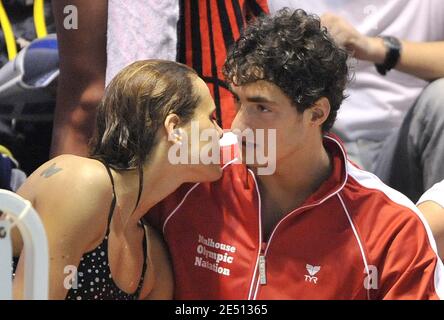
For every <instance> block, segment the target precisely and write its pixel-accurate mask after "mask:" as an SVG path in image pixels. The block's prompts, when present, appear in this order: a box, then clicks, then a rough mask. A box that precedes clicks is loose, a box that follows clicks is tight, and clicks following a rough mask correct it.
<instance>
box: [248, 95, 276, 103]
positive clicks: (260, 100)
mask: <svg viewBox="0 0 444 320" xmlns="http://www.w3.org/2000/svg"><path fill="white" fill-rule="evenodd" d="M247 101H249V102H257V103H273V101H271V100H269V99H267V98H265V97H262V96H252V97H247Z"/></svg>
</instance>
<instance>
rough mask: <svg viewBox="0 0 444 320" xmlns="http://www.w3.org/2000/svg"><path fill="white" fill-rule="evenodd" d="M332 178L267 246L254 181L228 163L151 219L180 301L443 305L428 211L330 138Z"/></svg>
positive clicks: (153, 212) (281, 226) (178, 194)
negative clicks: (405, 301)
mask: <svg viewBox="0 0 444 320" xmlns="http://www.w3.org/2000/svg"><path fill="white" fill-rule="evenodd" d="M324 144H325V147H326V149H327V150H328V152H329V153H330V155H331V158H332V159H333V160H332V161H333V173H332V175H331V176H330V178H329V179H328V180H327V181H325V182H324V184H323V185H322V186H321V187H320V188H319V190H318V191H317V192H315V193H314V194H313V195H312V196H310V197H309V198H308V199H307V200H306V201H305V203H304V204H303V205H302V206H300V207H299V208H296V209H295V210H293V211H292V212H290V213H288V214H287V215H286V216H285V217H284V218H283V219H282V220H281V221H280V222H279V223H278V224H277V225H276V227H275V228H274V231H273V232H272V234H271V236H270V238H269V240H268V242H267V243H264V242H263V240H262V233H261V213H260V212H261V197H260V193H259V189H258V186H257V183H256V180H255V179H256V178H255V177H254V175H253V174H252V172H250V171H249V170H248V169H246V167H245V166H243V165H239V164H237V165H235V164H233V165H228V166H226V167H225V168H224V173H223V177H222V178H221V179H220V180H219V181H217V182H214V183H200V184H194V185H189V184H187V185H184V186H182V187H181V188H180V189H179V190H178V191H177V192H175V193H174V194H172V195H171V196H169V197H168V198H167V199H165V201H163V202H162V203H160V204H159V205H157V206H156V207H155V208H153V210H151V211H150V213H149V214H148V215H147V219H148V221H149V222H150V223H151V224H153V225H154V226H156V227H158V228H159V229H160V230H162V231H163V235H164V237H165V240H166V241H167V243H168V246H169V249H170V253H171V256H172V262H173V266H174V272H175V278H176V279H175V281H176V283H175V284H176V291H175V297H176V298H177V299H439V298H444V283H443V279H444V271H443V270H444V268H443V265H442V262H441V260H440V259H438V257H437V253H436V244H435V241H434V239H433V237H432V234H431V231H430V228H429V227H428V226H427V224H426V222H425V220H424V218H423V217H422V215H421V213H420V212H419V211H418V210H417V209H416V207H415V206H414V205H413V203H411V202H410V201H409V200H408V199H407V198H406V197H405V196H403V195H402V194H401V193H399V192H397V191H395V190H393V189H391V188H389V187H388V186H386V185H384V184H383V183H382V182H381V181H380V180H379V179H378V178H377V177H376V176H374V175H373V174H371V173H368V172H366V171H363V170H360V169H359V168H357V167H356V166H354V165H353V164H352V163H350V162H349V161H348V160H347V158H346V154H345V152H344V151H343V148H342V146H341V145H340V143H339V142H338V141H337V140H335V139H333V138H330V137H326V138H325V143H324Z"/></svg>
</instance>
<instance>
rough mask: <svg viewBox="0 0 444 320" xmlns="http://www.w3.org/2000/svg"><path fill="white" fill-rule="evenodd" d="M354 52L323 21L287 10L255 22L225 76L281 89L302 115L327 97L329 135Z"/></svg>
mask: <svg viewBox="0 0 444 320" xmlns="http://www.w3.org/2000/svg"><path fill="white" fill-rule="evenodd" d="M347 59H348V53H347V51H345V50H344V49H341V48H339V47H338V45H337V44H336V43H335V42H334V40H333V39H332V38H331V37H330V36H329V34H328V33H327V30H326V29H325V28H324V27H321V22H320V19H319V17H317V16H316V15H311V14H307V13H306V12H305V11H304V10H301V9H298V10H296V11H291V10H290V9H288V8H284V9H281V10H280V11H279V12H277V13H276V15H274V16H262V17H260V18H257V19H256V20H255V21H253V22H252V23H251V24H250V25H249V26H248V27H247V28H246V29H245V30H244V32H243V33H242V34H241V36H240V38H239V39H238V40H237V41H236V42H235V43H234V45H233V46H232V47H231V49H230V50H229V52H228V55H227V60H226V62H225V64H224V67H223V73H224V76H225V78H226V80H227V81H228V82H229V83H233V84H234V85H236V86H241V85H245V84H247V83H252V82H255V81H258V80H266V81H269V82H272V83H274V84H275V85H277V86H278V87H279V88H280V89H281V90H282V91H283V92H284V93H285V94H286V95H287V96H288V97H289V98H290V99H291V101H292V102H293V104H294V105H295V106H296V108H297V110H298V111H299V112H301V113H302V112H303V111H304V110H305V109H307V108H310V107H311V106H312V105H313V104H314V103H315V102H316V101H317V100H318V99H320V98H321V97H326V98H327V99H328V100H329V102H330V106H331V111H330V115H329V116H328V118H327V120H326V121H325V123H324V124H323V126H322V130H323V131H324V132H328V131H329V130H330V129H331V127H332V126H333V123H334V121H335V119H336V115H337V112H338V109H339V107H340V105H341V103H342V101H343V100H344V98H345V95H344V89H345V86H346V84H347V82H348V65H347Z"/></svg>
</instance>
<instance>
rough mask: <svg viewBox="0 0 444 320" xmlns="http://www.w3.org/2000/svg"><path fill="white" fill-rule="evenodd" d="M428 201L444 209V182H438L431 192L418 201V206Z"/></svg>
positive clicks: (428, 191)
mask: <svg viewBox="0 0 444 320" xmlns="http://www.w3.org/2000/svg"><path fill="white" fill-rule="evenodd" d="M426 201H433V202H436V203H437V204H439V205H440V206H441V207H443V208H444V180H443V181H441V182H438V183H437V184H435V185H434V186H433V187H431V188H430V189H429V190H427V191H426V192H425V193H424V194H423V195H422V196H421V198H420V199H419V200H418V203H417V204H418V205H419V204H420V203H423V202H426Z"/></svg>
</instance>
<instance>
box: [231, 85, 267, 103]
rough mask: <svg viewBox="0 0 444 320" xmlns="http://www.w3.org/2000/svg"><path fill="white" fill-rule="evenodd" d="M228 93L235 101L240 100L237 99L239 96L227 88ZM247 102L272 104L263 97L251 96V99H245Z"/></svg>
mask: <svg viewBox="0 0 444 320" xmlns="http://www.w3.org/2000/svg"><path fill="white" fill-rule="evenodd" d="M228 90H229V91H230V92H231V94H232V95H233V96H234V97H235V98H236V99H237V100H240V99H239V96H238V95H237V94H236V93H235V92H234V91H233V90H232V89H231V88H229V89H228ZM247 101H249V102H256V103H274V102H273V101H271V100H269V99H267V98H265V97H263V96H252V97H247Z"/></svg>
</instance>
